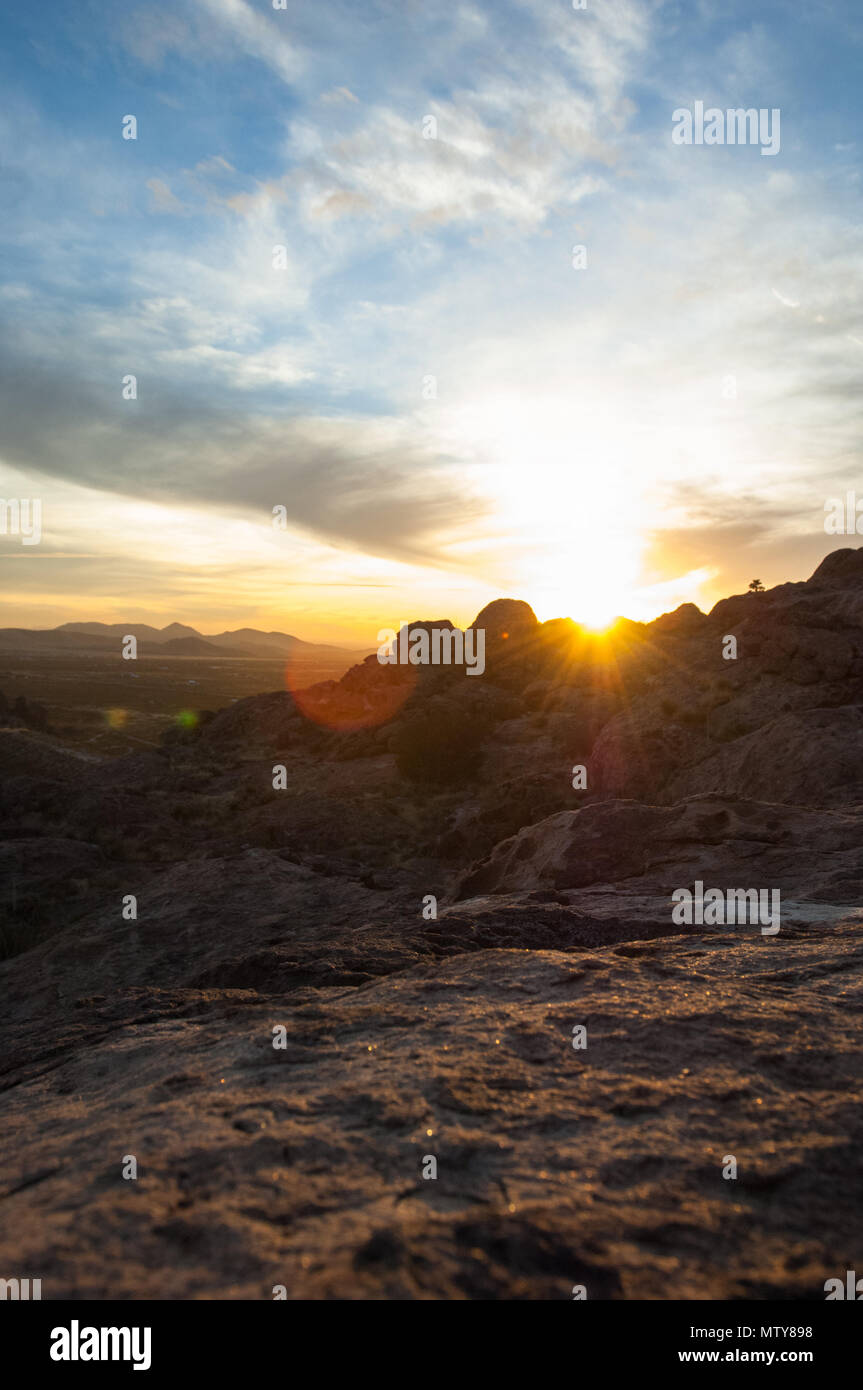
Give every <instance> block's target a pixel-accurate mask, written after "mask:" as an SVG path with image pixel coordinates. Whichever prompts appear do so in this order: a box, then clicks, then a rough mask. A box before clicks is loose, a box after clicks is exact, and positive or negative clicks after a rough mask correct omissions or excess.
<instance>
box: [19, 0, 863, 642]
mask: <svg viewBox="0 0 863 1390" xmlns="http://www.w3.org/2000/svg"><path fill="white" fill-rule="evenodd" d="M0 26H2V30H0V32H2V40H3V42H2V59H0V61H2V80H3V90H4V102H3V110H2V114H0V149H2V162H1V163H0V187H2V201H3V209H4V212H3V218H2V222H0V239H2V253H3V255H2V271H0V319H2V324H0V327H2V335H0V337H2V344H3V346H2V348H0V351H2V354H3V361H2V363H0V407H2V427H0V429H2V433H0V495H2V496H3V497H7V498H8V497H13V496H19V497H39V498H41V499H42V504H43V529H44V535H43V540H42V543H41V544H40V545H39V546H38V547H29V548H28V549H27V550H26V552H25V551H24V550H23V549H22V547H20V546H18V545H16V543H15V541H14V538H12V537H9V536H3V537H0V559H2V561H3V562H4V563H3V565H2V568H0V575H2V576H4V578H3V580H2V581H0V583H2V589H3V598H4V600H5V603H4V610H5V612H6V617H5V619H4V622H5V623H6V624H13V623H22V624H27V625H32V626H49V625H52V624H53V623H54V622H59V621H63V620H66V619H70V618H91V617H104V618H105V619H106V620H114V619H119V618H126V617H128V618H139V619H146V620H153V621H158V620H160V619H161V618H163V619H164V621H166V622H167V621H170V620H171V619H173V618H179V619H181V620H183V621H189V622H193V623H197V624H198V625H199V626H201V627H202V628H204V630H208V629H218V628H219V627H222V626H226V625H234V626H236V625H241V623H246V622H253V623H255V624H256V625H260V626H267V627H281V628H284V629H287V630H291V631H297V632H298V633H299V634H300V635H301V636H306V637H314V636H320V637H322V638H326V639H328V640H334V639H339V640H341V639H348V638H350V639H353V638H362V640H363V641H364V642H368V643H369V644H371V643H372V642H373V641H374V638H375V635H376V632H377V629H378V628H379V627H384V626H387V625H390V626H391V625H393V624H394V623H398V622H399V621H400V620H402V619H407V618H411V617H414V616H425V617H443V616H449V617H451V618H452V619H453V620H454V621H461V622H465V621H469V620H470V619H471V618H472V617H473V615H474V613H475V612H476V610H477V609H478V607H480V606H481V605H482V603H484V602H485V601H486V600H487V599H488V598H490V597H494V596H497V595H499V594H501V593H510V594H513V595H515V596H518V597H525V598H527V599H528V600H529V601H530V602H532V603H534V606H535V607H536V608H537V611H538V613H539V615H540V616H541V617H543V618H545V617H550V616H555V615H556V614H558V613H569V614H571V615H572V616H574V617H576V618H580V617H584V618H595V619H596V620H597V621H599V620H600V618H601V617H602V616H603V613H604V611H605V609H606V608H610V609H611V611H615V610H620V611H623V612H626V613H628V614H629V615H630V616H634V617H649V616H652V615H653V614H655V613H657V612H660V611H663V610H664V609H667V608H670V607H674V606H675V605H676V604H677V603H679V602H681V601H683V600H684V599H693V600H694V601H696V602H699V603H700V604H701V605H702V606H709V605H710V603H711V602H713V601H715V599H716V598H718V597H720V596H721V595H723V594H724V593H727V592H732V591H735V590H738V591H739V590H740V589H741V588H745V586H746V583H747V582H748V580H749V579H750V578H751V577H753V575H756V574H757V575H759V576H760V577H761V578H762V580H764V582H765V583H768V584H770V583H777V582H781V581H783V580H785V579H799V578H804V577H806V575H807V574H808V573H810V572H811V570H812V569H813V568H814V567H815V565H816V564H817V563H818V561H819V559H820V558H821V557H822V556H823V555H824V554H825V553H827V551H828V550H830V549H833V548H835V546H836V538H835V537H828V536H826V535H825V534H824V530H823V508H824V502H825V499H826V498H827V497H829V496H832V495H836V494H837V493H839V492H844V491H845V490H846V489H847V488H849V487H854V486H856V487H857V488H858V491H859V493H860V495H861V496H863V471H861V468H860V449H859V439H860V399H861V392H860V373H861V366H863V304H861V279H860V269H861V250H860V247H861V236H860V232H861V223H862V222H863V216H861V188H860V143H859V141H860V136H859V131H860V128H861V121H860V116H861V112H860V105H861V95H860V92H861V85H863V84H861V83H860V80H859V74H860V70H861V57H863V11H861V9H860V7H859V5H856V4H853V3H847V4H845V3H842V4H819V5H818V6H817V7H816V6H800V5H796V4H791V3H782V4H759V3H749V4H724V5H722V6H716V5H713V4H707V3H700V0H696V3H686V4H683V3H662V0H587V8H586V9H585V10H574V9H573V7H572V4H571V3H563V0H556V2H555V0H551V2H549V0H541V2H540V0H522V3H510V4H507V3H494V4H485V5H479V4H467V5H458V4H448V5H444V4H442V3H441V4H438V3H415V4H411V3H403V2H402V0H398V2H397V0H392V3H379V4H374V3H364V4H363V5H361V6H357V5H356V4H335V3H331V0H318V3H315V4H296V3H289V5H288V7H287V9H285V10H275V9H274V8H273V6H272V3H271V0H267V3H266V4H265V3H264V2H263V0H257V2H256V3H253V0H173V2H172V3H171V4H170V5H164V6H162V5H160V4H158V3H149V4H146V5H139V6H130V7H127V6H121V7H120V6H116V5H113V4H108V3H103V2H102V0H96V2H91V3H83V4H76V5H75V6H69V5H66V4H62V3H59V0H52V2H51V3H47V4H44V5H40V6H39V7H33V6H30V5H24V4H15V5H11V6H7V7H6V9H5V11H4V13H3V16H2V19H0ZM697 100H699V101H703V102H704V103H705V105H707V106H711V105H713V106H716V107H719V108H721V109H723V110H725V109H727V108H729V107H738V106H743V107H755V108H768V109H773V108H779V109H780V111H781V148H780V151H779V153H778V154H777V155H776V156H775V157H764V156H763V155H762V154H761V152H760V150H759V149H758V148H757V147H749V146H724V147H710V148H708V147H697V148H696V147H679V146H675V145H674V144H673V143H672V141H671V128H672V120H671V117H672V112H673V111H674V110H675V109H676V108H679V107H683V106H691V105H692V104H693V103H694V102H695V101H697ZM129 114H131V115H134V116H135V118H136V121H137V139H136V140H124V139H123V138H122V121H123V117H124V116H126V115H129ZM428 117H433V118H434V121H435V122H436V132H435V134H436V138H434V139H428V138H424V123H425V129H426V130H427V128H428V122H427V118H428ZM277 245H278V246H284V248H285V261H286V264H285V268H284V269H275V268H274V267H273V247H274V246H277ZM575 245H583V246H585V247H586V251H587V265H586V267H585V268H583V269H575V268H574V267H573V264H572V248H573V246H575ZM127 373H133V374H134V375H135V376H136V377H137V381H138V398H137V400H135V401H127V400H124V399H123V398H122V394H121V381H122V378H123V377H124V375H126V374H127ZM429 378H434V393H433V394H432V395H431V396H430V393H429V387H428V381H429ZM729 382H732V383H733V385H732V387H730V388H729V385H728V383H729ZM729 391H730V392H731V394H729ZM277 504H279V505H284V506H285V507H286V508H287V512H288V517H289V526H288V529H287V531H274V529H273V527H272V525H271V523H270V517H271V514H272V508H273V506H274V505H277ZM847 543H849V544H853V543H854V540H853V538H848V542H847Z"/></svg>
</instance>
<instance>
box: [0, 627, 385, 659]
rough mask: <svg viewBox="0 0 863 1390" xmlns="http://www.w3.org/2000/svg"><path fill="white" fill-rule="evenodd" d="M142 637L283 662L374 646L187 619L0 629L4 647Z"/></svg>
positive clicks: (91, 647) (106, 647)
mask: <svg viewBox="0 0 863 1390" xmlns="http://www.w3.org/2000/svg"><path fill="white" fill-rule="evenodd" d="M129 635H131V636H133V637H137V639H138V641H139V642H140V643H141V644H142V646H141V654H142V655H147V654H148V653H151V652H152V649H153V647H154V646H155V647H158V648H159V649H160V651H161V652H162V654H163V655H165V656H185V657H250V658H257V659H258V660H269V661H282V660H285V659H286V658H290V657H293V658H300V659H315V660H330V659H332V660H337V659H341V658H343V657H344V658H345V659H350V658H354V659H356V658H358V657H364V656H366V655H367V653H368V651H369V650H370V649H369V648H365V649H363V650H362V651H358V650H356V649H354V648H346V647H336V646H332V645H330V644H329V643H326V642H304V641H303V640H302V638H300V637H292V636H291V635H290V633H287V632H259V631H258V629H257V628H253V627H243V628H237V629H236V630H235V631H233V632H220V633H217V634H215V635H214V636H207V635H206V634H205V633H201V632H198V630H197V628H194V627H189V626H187V624H185V623H169V624H168V626H167V627H163V628H158V627H152V626H151V625H150V624H149V623H62V624H61V625H60V626H59V627H55V628H25V627H4V628H0V651H34V650H35V651H48V650H52V649H53V650H56V649H57V648H63V649H64V650H68V651H106V652H108V651H114V650H118V649H119V643H120V641H121V640H122V638H124V637H126V636H129Z"/></svg>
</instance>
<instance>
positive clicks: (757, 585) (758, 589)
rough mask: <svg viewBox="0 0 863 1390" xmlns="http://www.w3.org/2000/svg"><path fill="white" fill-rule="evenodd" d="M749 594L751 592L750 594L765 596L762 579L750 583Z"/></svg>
mask: <svg viewBox="0 0 863 1390" xmlns="http://www.w3.org/2000/svg"><path fill="white" fill-rule="evenodd" d="M749 592H750V594H763V593H764V585H763V584H762V583H761V580H760V579H753V580H752V581H751V582H750V585H749Z"/></svg>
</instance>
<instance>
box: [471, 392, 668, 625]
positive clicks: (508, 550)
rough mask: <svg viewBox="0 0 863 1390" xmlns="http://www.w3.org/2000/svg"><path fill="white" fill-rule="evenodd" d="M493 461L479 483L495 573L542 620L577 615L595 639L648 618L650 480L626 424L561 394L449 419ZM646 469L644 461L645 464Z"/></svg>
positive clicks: (496, 404) (500, 399)
mask: <svg viewBox="0 0 863 1390" xmlns="http://www.w3.org/2000/svg"><path fill="white" fill-rule="evenodd" d="M449 423H450V426H451V428H453V429H454V430H455V431H456V432H457V433H458V434H460V435H461V438H462V441H463V442H464V441H465V440H469V441H470V442H471V446H472V450H473V452H474V455H475V457H486V458H488V459H489V460H490V462H489V464H488V466H482V465H480V466H478V467H477V469H476V472H475V476H476V478H477V479H478V481H479V483H480V486H481V487H482V488H483V490H484V491H485V492H486V494H487V495H489V496H490V497H491V500H492V503H493V507H494V522H493V537H492V539H493V543H494V547H495V548H496V549H497V550H498V552H499V553H500V552H504V553H505V554H506V562H505V568H504V567H501V568H500V569H498V570H497V572H496V573H495V574H494V575H493V581H492V582H493V584H494V586H495V587H496V588H497V589H498V590H499V591H500V592H501V593H512V594H517V595H518V596H519V597H522V598H525V599H526V600H527V601H528V603H530V604H531V606H532V607H533V609H534V611H535V612H536V615H537V617H538V618H539V619H540V620H541V621H545V620H546V619H548V618H558V617H571V618H573V619H574V620H575V621H576V622H578V623H582V624H583V625H584V626H585V627H589V628H590V629H591V630H594V631H603V630H605V629H607V628H608V627H609V626H610V625H611V624H612V623H613V622H614V620H615V618H617V617H620V616H626V617H634V618H635V617H641V616H642V614H641V613H640V612H639V608H640V607H641V604H640V602H639V599H640V595H639V587H640V579H641V567H642V557H643V553H644V549H645V538H644V537H645V529H646V528H645V524H644V513H643V509H642V503H643V488H644V480H645V477H646V476H649V470H648V471H647V473H646V472H645V469H644V468H643V467H642V468H641V469H640V470H638V471H636V470H635V468H634V466H633V462H632V453H633V450H632V440H631V439H630V438H629V437H628V435H627V431H626V425H625V422H621V421H620V420H618V419H616V418H615V416H614V412H612V411H611V410H610V409H606V408H603V405H602V403H601V402H599V401H593V402H591V403H587V402H585V401H584V400H583V399H582V400H580V401H578V402H575V401H574V400H573V398H572V397H571V396H570V397H562V396H561V395H559V394H556V393H551V392H549V393H547V394H542V395H540V396H538V397H536V396H533V397H531V398H530V399H527V398H526V397H525V396H520V397H514V396H512V395H510V394H505V395H495V396H493V397H487V398H485V399H480V400H475V401H473V402H472V403H471V405H470V407H465V408H464V409H463V410H462V411H461V412H458V413H457V418H451V419H450V422H449ZM643 462H644V461H643V460H642V463H643Z"/></svg>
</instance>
